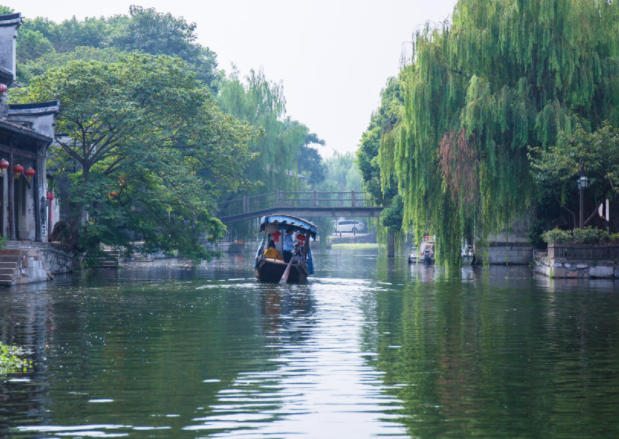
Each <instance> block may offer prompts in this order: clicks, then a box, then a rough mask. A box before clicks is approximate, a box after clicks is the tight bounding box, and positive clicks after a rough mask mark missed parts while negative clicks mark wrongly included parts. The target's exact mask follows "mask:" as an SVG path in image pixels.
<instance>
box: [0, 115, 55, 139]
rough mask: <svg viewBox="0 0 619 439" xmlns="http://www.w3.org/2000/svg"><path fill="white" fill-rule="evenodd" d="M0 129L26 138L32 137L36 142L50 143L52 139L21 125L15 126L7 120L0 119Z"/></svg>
mask: <svg viewBox="0 0 619 439" xmlns="http://www.w3.org/2000/svg"><path fill="white" fill-rule="evenodd" d="M0 128H6V129H8V130H9V131H13V132H14V133H18V134H25V135H27V136H30V137H34V138H36V139H38V140H43V141H45V142H50V143H51V142H52V141H53V140H54V139H52V138H51V137H49V136H46V135H45V134H42V133H40V132H38V131H36V130H33V129H31V128H27V127H25V126H23V125H20V124H17V123H13V122H9V121H8V120H2V119H0Z"/></svg>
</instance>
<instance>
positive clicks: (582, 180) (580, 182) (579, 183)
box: [576, 159, 589, 229]
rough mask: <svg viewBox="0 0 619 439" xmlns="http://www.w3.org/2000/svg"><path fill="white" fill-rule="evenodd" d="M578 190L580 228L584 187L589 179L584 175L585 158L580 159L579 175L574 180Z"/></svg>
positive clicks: (583, 221)
mask: <svg viewBox="0 0 619 439" xmlns="http://www.w3.org/2000/svg"><path fill="white" fill-rule="evenodd" d="M576 184H577V186H578V190H579V191H580V225H579V226H580V228H581V229H582V228H584V227H585V212H584V205H585V188H586V187H587V186H588V185H589V179H588V178H587V177H585V160H584V159H580V177H578V180H576Z"/></svg>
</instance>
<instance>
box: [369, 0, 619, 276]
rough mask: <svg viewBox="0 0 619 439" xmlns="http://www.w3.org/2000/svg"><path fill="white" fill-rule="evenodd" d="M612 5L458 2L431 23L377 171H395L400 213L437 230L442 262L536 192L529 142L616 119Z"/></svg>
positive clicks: (417, 41) (455, 257) (618, 27)
mask: <svg viewBox="0 0 619 439" xmlns="http://www.w3.org/2000/svg"><path fill="white" fill-rule="evenodd" d="M618 31H619V9H618V8H617V4H616V2H598V1H596V0H544V1H540V0H486V1H479V0H460V1H459V2H458V4H457V5H456V7H455V9H454V13H453V17H452V23H451V24H450V23H445V24H443V25H442V26H440V27H439V28H433V27H431V26H426V27H425V28H424V29H422V30H420V31H418V32H417V33H416V34H415V38H414V46H413V48H414V56H413V58H412V59H413V62H412V64H411V65H409V66H407V67H406V68H405V69H404V70H403V71H402V73H401V78H402V81H403V82H404V88H405V94H406V95H405V107H404V109H405V111H404V114H403V116H402V120H401V122H400V123H399V124H398V125H397V126H396V127H395V128H394V133H395V136H394V143H393V146H392V147H384V148H383V147H382V145H381V150H380V154H379V163H380V169H381V178H382V179H383V181H386V179H388V178H389V177H390V175H391V174H392V173H395V175H396V176H397V179H398V186H399V191H400V193H401V194H402V196H403V201H404V222H405V224H407V225H412V227H413V230H414V231H415V236H416V239H417V240H420V239H421V237H422V236H423V233H424V232H425V231H426V229H428V231H429V232H430V233H433V234H436V235H437V236H438V252H437V258H438V260H439V261H441V262H444V263H446V264H447V265H451V266H457V265H459V264H460V257H459V252H460V243H461V240H462V238H463V237H464V236H466V234H467V233H468V232H470V231H471V230H474V232H475V234H476V235H477V239H478V240H480V241H483V240H484V239H485V238H486V237H487V236H488V234H489V233H491V232H498V231H500V230H502V229H504V228H505V227H508V226H509V225H510V223H511V222H512V221H513V220H514V218H515V217H517V216H518V215H519V214H522V213H524V212H525V211H526V210H527V209H528V208H529V206H530V205H531V203H532V202H533V200H534V182H533V179H532V177H531V173H530V166H529V161H528V157H527V152H528V150H527V146H528V145H535V146H540V147H541V148H547V147H548V146H549V145H553V144H555V142H556V138H557V133H558V132H559V131H561V130H566V131H568V132H569V131H570V130H571V129H572V127H573V126H574V122H575V121H580V122H581V123H582V125H583V126H585V127H586V128H587V129H590V130H595V129H597V128H598V127H599V126H600V125H601V123H602V121H603V120H609V121H610V123H611V124H616V123H617V121H618V113H617V110H616V109H617V104H618V103H619V75H618V73H619V37H618V35H619V32H618Z"/></svg>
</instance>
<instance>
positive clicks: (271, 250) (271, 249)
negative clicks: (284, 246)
mask: <svg viewBox="0 0 619 439" xmlns="http://www.w3.org/2000/svg"><path fill="white" fill-rule="evenodd" d="M264 257H265V258H271V259H281V258H282V255H281V254H279V252H278V251H277V249H276V248H275V243H274V242H273V241H269V245H268V248H267V249H266V250H265V251H264Z"/></svg>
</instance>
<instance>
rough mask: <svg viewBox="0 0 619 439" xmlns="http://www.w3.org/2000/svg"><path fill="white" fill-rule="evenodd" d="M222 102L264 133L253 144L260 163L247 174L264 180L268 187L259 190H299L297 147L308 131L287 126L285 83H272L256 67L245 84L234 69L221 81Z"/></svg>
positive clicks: (230, 111)
mask: <svg viewBox="0 0 619 439" xmlns="http://www.w3.org/2000/svg"><path fill="white" fill-rule="evenodd" d="M219 104H220V106H221V108H222V109H223V110H224V111H226V112H228V113H230V114H232V115H233V116H234V117H236V118H237V119H239V120H242V121H244V122H247V123H249V124H250V125H252V126H253V127H256V128H260V129H261V130H262V132H263V135H262V136H261V137H260V138H259V139H258V140H257V141H256V142H255V143H254V144H253V145H252V152H253V153H254V155H255V158H256V163H255V164H254V165H253V166H250V167H248V168H247V169H246V174H245V176H246V177H247V179H248V180H250V181H254V182H262V183H263V185H264V187H263V188H261V189H257V190H256V191H257V192H272V191H274V190H277V189H281V190H285V189H287V190H295V188H296V187H297V184H298V178H297V149H298V147H299V145H301V144H303V143H304V142H303V139H304V137H305V134H306V133H305V132H304V130H302V129H300V127H299V126H297V127H293V128H292V129H291V130H288V129H287V126H286V123H285V122H284V120H283V118H284V115H285V113H286V101H285V98H284V89H283V86H282V84H276V83H273V82H270V81H268V80H267V79H266V77H265V76H264V73H263V72H262V71H260V72H255V71H253V70H252V71H251V72H250V74H249V76H248V77H247V84H244V83H243V82H241V80H240V79H239V77H238V74H237V73H236V72H234V73H232V74H231V75H230V77H229V78H227V79H226V80H224V81H223V82H222V84H221V91H220V94H219Z"/></svg>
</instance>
